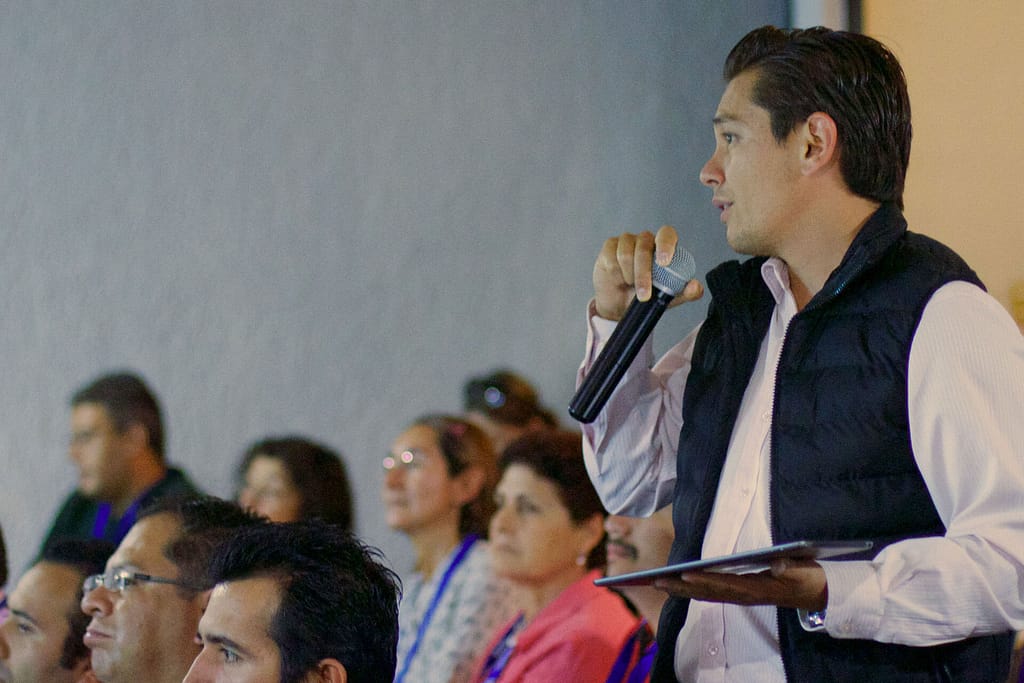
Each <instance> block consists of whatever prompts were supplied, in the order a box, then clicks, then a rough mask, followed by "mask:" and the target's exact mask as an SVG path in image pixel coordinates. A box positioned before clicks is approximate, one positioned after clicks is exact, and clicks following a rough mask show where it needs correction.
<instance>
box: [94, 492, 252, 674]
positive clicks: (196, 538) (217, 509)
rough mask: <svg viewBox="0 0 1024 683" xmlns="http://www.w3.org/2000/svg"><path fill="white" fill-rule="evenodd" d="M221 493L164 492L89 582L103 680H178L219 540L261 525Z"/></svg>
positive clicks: (191, 653) (192, 644)
mask: <svg viewBox="0 0 1024 683" xmlns="http://www.w3.org/2000/svg"><path fill="white" fill-rule="evenodd" d="M263 523H264V522H263V521H262V520H260V519H259V518H257V517H255V516H253V515H251V514H249V513H247V512H244V511H243V510H242V509H241V508H240V507H238V506H237V505H235V504H234V503H229V502H227V501H224V500H220V499H218V498H200V497H193V498H164V499H162V500H160V501H158V502H157V503H155V504H154V505H153V506H152V507H150V508H146V509H145V510H143V511H142V512H141V513H140V516H139V520H138V521H137V522H136V523H135V525H134V526H133V527H132V528H131V530H130V531H129V532H128V535H127V536H125V537H124V540H122V541H121V544H120V545H119V546H118V547H117V550H116V551H115V552H114V554H113V555H111V556H110V559H109V560H107V567H106V571H104V573H103V574H97V575H94V576H90V577H89V578H88V579H86V581H85V596H84V597H83V598H82V611H83V612H85V613H86V614H87V615H88V616H89V617H91V621H90V622H89V626H88V628H87V630H86V632H85V638H84V640H85V644H86V646H87V647H88V648H89V649H90V650H91V651H92V668H93V672H94V674H95V675H96V678H97V679H98V680H100V681H101V682H102V683H139V682H140V681H145V682H146V683H181V679H182V678H183V677H184V676H185V673H186V672H187V671H188V667H189V665H191V664H192V660H193V659H194V658H195V656H196V654H198V652H199V646H198V645H197V644H196V640H195V637H196V628H197V627H198V626H199V618H200V616H202V613H203V608H204V607H205V606H206V600H207V597H208V595H209V588H211V587H212V585H213V584H212V583H209V582H208V581H207V578H206V577H207V574H206V569H207V567H208V566H209V562H210V557H211V556H212V554H213V551H214V550H215V549H216V547H217V545H218V544H220V543H221V542H223V541H224V540H225V538H227V537H228V536H230V535H232V534H234V533H237V532H238V531H239V530H240V529H242V528H244V527H247V526H252V525H256V524H263Z"/></svg>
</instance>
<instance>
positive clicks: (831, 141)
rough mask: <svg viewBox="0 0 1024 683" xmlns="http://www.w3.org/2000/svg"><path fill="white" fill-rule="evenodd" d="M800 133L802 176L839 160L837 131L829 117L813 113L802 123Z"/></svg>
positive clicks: (820, 113)
mask: <svg viewBox="0 0 1024 683" xmlns="http://www.w3.org/2000/svg"><path fill="white" fill-rule="evenodd" d="M800 132H801V134H802V135H803V136H804V140H803V143H804V144H803V159H802V170H803V172H804V175H812V174H814V173H816V172H818V171H820V170H821V169H823V168H826V167H828V166H829V165H831V164H832V163H833V162H836V161H838V160H839V154H838V152H839V148H838V145H839V129H838V128H837V127H836V122H835V120H834V119H833V118H832V117H831V116H829V115H828V114H826V113H825V112H821V111H816V112H814V113H813V114H811V115H810V116H808V117H807V120H806V121H804V123H803V125H802V127H801V129H800Z"/></svg>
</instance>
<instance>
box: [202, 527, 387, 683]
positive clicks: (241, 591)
mask: <svg viewBox="0 0 1024 683" xmlns="http://www.w3.org/2000/svg"><path fill="white" fill-rule="evenodd" d="M210 565H211V567H210V574H211V579H212V580H213V581H215V582H216V587H215V588H214V589H213V592H212V593H211V594H210V602H209V605H208V606H207V608H206V612H205V613H204V614H203V618H202V619H201V620H200V622H199V636H198V638H199V640H200V641H201V642H202V646H203V649H202V652H200V653H199V656H197V657H196V659H195V662H194V663H193V664H192V668H191V669H190V670H189V672H188V676H187V677H186V678H185V682H184V683H212V682H213V681H217V682H218V683H262V682H264V681H267V682H269V681H273V682H274V683H278V682H280V683H300V682H304V683H312V682H314V681H315V682H317V683H391V681H392V680H394V677H395V662H396V651H397V647H398V598H399V583H398V577H396V576H395V575H394V573H392V572H391V570H390V569H388V568H387V567H386V566H384V564H383V562H382V561H381V557H380V556H379V554H378V553H377V552H376V551H375V550H372V549H370V548H368V547H366V546H364V545H362V544H361V543H359V542H358V541H357V540H356V539H355V538H354V537H353V536H352V535H351V534H350V533H349V532H347V531H346V530H345V529H343V528H342V527H340V526H337V525H333V524H327V523H326V522H322V521H320V520H313V521H306V522H289V523H283V524H265V525H261V526H257V527H252V528H249V529H245V530H243V531H241V532H240V533H238V534H236V535H234V536H232V537H231V538H230V539H229V540H228V541H227V542H226V543H224V544H223V545H221V547H220V548H218V550H217V552H216V553H215V554H214V556H213V559H212V560H211V563H210Z"/></svg>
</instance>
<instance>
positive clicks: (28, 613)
mask: <svg viewBox="0 0 1024 683" xmlns="http://www.w3.org/2000/svg"><path fill="white" fill-rule="evenodd" d="M114 547H115V546H114V544H113V543H111V542H109V541H104V540H102V539H98V538H91V539H80V538H68V539H57V540H56V541H54V542H52V543H51V544H50V545H48V546H47V547H46V548H45V550H44V551H43V555H42V557H41V558H40V559H39V561H37V562H36V563H35V564H34V565H32V566H31V567H30V568H29V569H28V571H26V572H25V573H24V574H22V576H21V578H20V579H19V580H18V583H17V585H15V587H14V590H12V591H11V594H10V596H9V607H10V614H9V615H8V617H7V620H6V621H5V622H3V624H2V625H0V681H3V683H36V682H37V681H46V682H47V683H77V682H79V681H87V680H91V679H90V677H89V676H90V673H89V672H90V670H91V667H90V663H89V649H88V648H87V647H85V644H84V643H83V642H82V636H83V635H84V634H85V627H86V624H88V623H89V618H88V617H86V616H85V615H84V614H82V611H81V609H79V606H78V605H79V602H80V601H81V600H82V580H83V579H84V578H85V577H86V576H89V575H90V574H92V573H93V572H96V571H100V570H102V569H103V564H104V563H105V562H106V561H107V558H108V557H109V556H110V553H112V552H113V551H114Z"/></svg>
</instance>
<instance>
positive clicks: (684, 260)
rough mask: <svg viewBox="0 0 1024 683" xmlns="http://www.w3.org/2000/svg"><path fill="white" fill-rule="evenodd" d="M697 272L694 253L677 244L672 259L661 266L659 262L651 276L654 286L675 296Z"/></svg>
mask: <svg viewBox="0 0 1024 683" xmlns="http://www.w3.org/2000/svg"><path fill="white" fill-rule="evenodd" d="M696 273H697V264H696V263H694V261H693V255H692V254H691V253H690V252H688V251H686V249H683V247H682V246H680V245H678V244H677V245H676V252H675V253H674V254H672V261H671V262H670V263H669V264H668V265H667V266H659V265H658V264H657V262H655V263H654V265H653V266H652V268H651V278H652V279H653V281H654V286H655V287H657V288H658V289H660V290H661V291H663V292H665V293H666V294H671V295H672V296H675V295H677V294H679V292H681V291H683V288H684V287H686V283H687V282H689V281H690V280H692V279H693V276H694V275H695V274H696Z"/></svg>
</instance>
